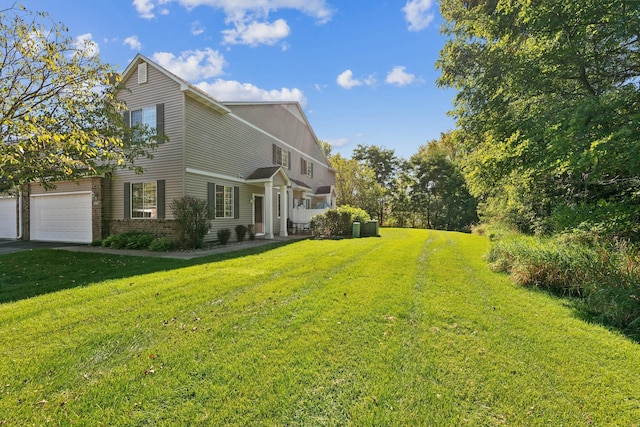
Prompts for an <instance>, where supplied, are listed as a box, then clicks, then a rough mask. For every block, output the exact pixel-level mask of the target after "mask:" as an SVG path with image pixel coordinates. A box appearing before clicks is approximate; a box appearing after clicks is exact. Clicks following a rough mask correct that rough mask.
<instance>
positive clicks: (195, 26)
mask: <svg viewBox="0 0 640 427" xmlns="http://www.w3.org/2000/svg"><path fill="white" fill-rule="evenodd" d="M204 30H205V27H204V26H203V25H202V24H201V23H200V21H193V22H192V23H191V34H192V35H194V36H199V35H200V34H202V33H204Z"/></svg>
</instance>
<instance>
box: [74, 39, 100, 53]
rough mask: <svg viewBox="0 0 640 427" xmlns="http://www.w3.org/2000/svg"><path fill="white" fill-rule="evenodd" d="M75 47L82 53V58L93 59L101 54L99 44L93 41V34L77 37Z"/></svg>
mask: <svg viewBox="0 0 640 427" xmlns="http://www.w3.org/2000/svg"><path fill="white" fill-rule="evenodd" d="M73 47H74V48H75V49H77V50H78V51H80V52H81V54H82V56H84V57H87V58H91V57H94V56H96V55H97V54H98V53H100V47H99V46H98V43H96V42H95V41H93V36H92V35H91V33H87V34H82V35H79V36H78V37H76V39H75V41H74V43H73Z"/></svg>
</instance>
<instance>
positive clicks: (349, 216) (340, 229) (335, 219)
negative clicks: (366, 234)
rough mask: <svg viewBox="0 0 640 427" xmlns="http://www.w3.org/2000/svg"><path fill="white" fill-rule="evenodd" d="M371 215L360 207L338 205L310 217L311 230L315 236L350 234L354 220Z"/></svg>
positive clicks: (367, 218) (368, 217)
mask: <svg viewBox="0 0 640 427" xmlns="http://www.w3.org/2000/svg"><path fill="white" fill-rule="evenodd" d="M370 219H371V217H370V216H369V214H368V213H367V212H365V211H364V210H362V209H359V208H354V207H353V206H348V205H347V206H340V207H338V208H333V209H329V210H327V211H326V212H324V213H322V214H319V215H315V216H314V217H313V218H311V224H310V226H311V230H312V231H313V234H314V235H316V236H350V235H351V231H352V224H353V223H354V222H355V221H359V222H365V221H369V220H370Z"/></svg>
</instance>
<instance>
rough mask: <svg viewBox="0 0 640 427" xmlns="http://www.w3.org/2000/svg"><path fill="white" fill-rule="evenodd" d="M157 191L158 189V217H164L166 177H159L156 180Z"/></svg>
mask: <svg viewBox="0 0 640 427" xmlns="http://www.w3.org/2000/svg"><path fill="white" fill-rule="evenodd" d="M156 191H157V199H156V202H157V203H158V206H157V211H156V218H157V219H164V179H159V180H158V181H157V182H156Z"/></svg>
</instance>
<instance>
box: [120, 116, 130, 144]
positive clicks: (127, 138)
mask: <svg viewBox="0 0 640 427" xmlns="http://www.w3.org/2000/svg"><path fill="white" fill-rule="evenodd" d="M122 121H123V122H124V125H125V127H126V128H127V129H124V135H123V136H122V138H123V139H124V141H125V142H130V141H131V139H130V132H129V128H131V111H128V110H127V111H123V112H122Z"/></svg>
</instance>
